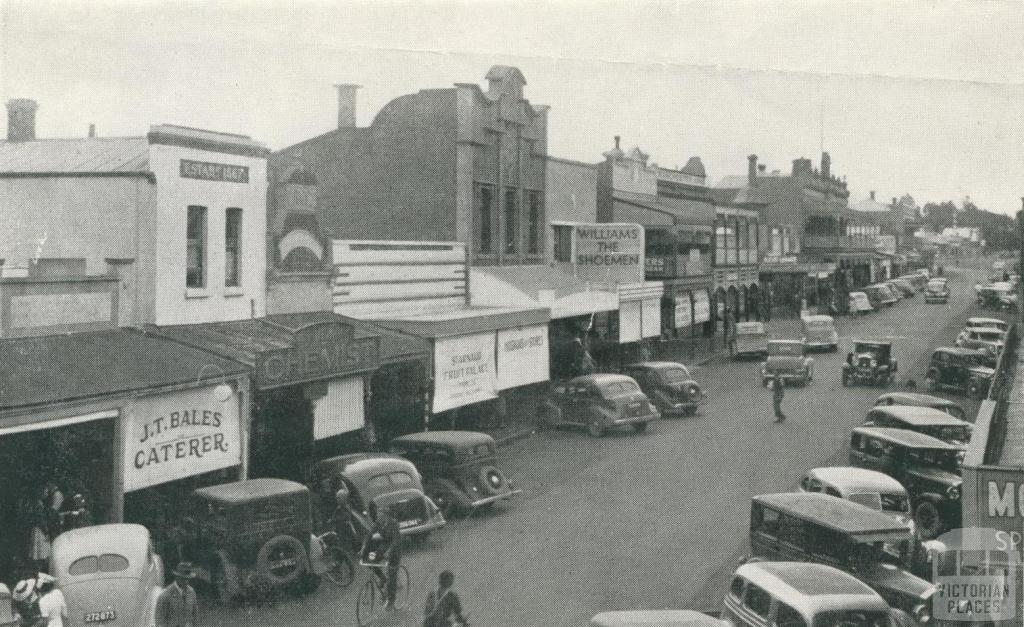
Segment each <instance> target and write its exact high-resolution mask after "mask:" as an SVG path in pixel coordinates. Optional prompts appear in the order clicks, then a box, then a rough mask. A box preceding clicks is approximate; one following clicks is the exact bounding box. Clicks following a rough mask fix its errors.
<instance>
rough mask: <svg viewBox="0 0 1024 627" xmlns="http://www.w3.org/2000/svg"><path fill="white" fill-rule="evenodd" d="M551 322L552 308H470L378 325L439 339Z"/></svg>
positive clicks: (386, 320) (380, 320)
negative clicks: (550, 309) (549, 309)
mask: <svg viewBox="0 0 1024 627" xmlns="http://www.w3.org/2000/svg"><path fill="white" fill-rule="evenodd" d="M550 319H551V316H550V314H549V312H548V309H547V308H544V307H529V308H523V307H518V308H516V307H486V306H479V307H477V306H467V307H461V308H459V309H453V310H448V311H438V312H429V313H422V314H418V315H407V316H403V317H401V318H396V319H378V320H374V322H375V323H376V324H378V325H380V326H382V327H386V328H388V329H393V330H395V331H400V332H402V333H408V334H410V335H415V336H418V337H421V338H428V339H437V338H445V337H455V336H458V335H469V334H472V333H487V332H491V331H499V330H501V329H515V328H518V327H525V326H536V325H542V324H547V323H548V321H549V320H550Z"/></svg>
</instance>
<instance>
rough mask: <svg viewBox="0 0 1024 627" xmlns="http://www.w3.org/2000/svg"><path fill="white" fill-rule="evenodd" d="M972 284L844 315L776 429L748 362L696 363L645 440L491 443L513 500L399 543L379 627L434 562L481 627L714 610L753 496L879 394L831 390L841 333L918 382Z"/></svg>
mask: <svg viewBox="0 0 1024 627" xmlns="http://www.w3.org/2000/svg"><path fill="white" fill-rule="evenodd" d="M973 284H974V280H973V278H959V279H954V280H952V281H951V285H950V287H951V289H952V292H953V297H952V299H951V304H950V305H949V306H942V305H925V304H924V303H923V302H922V298H921V297H920V296H917V297H916V298H915V299H913V300H910V301H903V302H901V303H899V304H897V305H896V306H895V307H894V308H892V309H890V310H886V311H883V312H879V313H875V314H873V315H870V316H866V317H863V318H857V319H852V320H851V319H842V320H841V321H840V334H841V336H842V339H843V345H842V346H841V347H840V350H839V351H838V352H836V353H833V354H820V355H817V356H816V361H815V368H814V371H815V379H814V381H813V382H812V383H811V384H810V386H808V387H807V388H806V389H799V388H790V389H787V395H786V400H785V407H786V410H787V414H788V415H789V419H788V420H787V422H785V423H783V424H775V423H773V422H772V418H771V416H770V414H771V398H770V397H771V395H770V392H768V391H767V390H765V389H764V388H761V387H759V385H758V377H757V372H756V371H757V368H758V363H757V362H750V361H748V362H728V361H723V360H719V361H716V362H712V363H711V364H708V365H707V366H705V367H703V368H700V369H699V370H697V371H696V372H695V373H694V374H695V376H696V378H697V379H698V380H699V381H700V382H701V383H702V384H703V385H704V386H705V388H706V390H707V393H708V395H709V397H710V398H709V402H708V403H707V404H706V405H705V406H704V408H703V410H702V411H701V413H700V415H698V416H696V417H693V418H682V419H670V420H663V421H660V422H659V423H656V424H655V425H652V426H653V428H652V429H650V430H649V431H648V432H647V433H645V434H643V435H636V434H633V433H631V432H630V433H622V434H613V435H610V436H608V437H606V438H603V439H592V438H590V437H588V436H586V435H585V434H583V433H579V432H573V431H556V432H550V433H543V434H540V435H537V436H536V437H532V438H529V439H526V440H523V441H520V442H517V443H515V444H512V445H510V446H508V447H506V448H504V449H502V461H501V464H502V466H503V468H504V470H505V471H506V474H508V475H509V476H510V477H512V478H513V480H514V481H516V482H517V483H518V485H519V487H521V488H522V489H523V490H524V495H523V498H521V499H519V500H518V501H516V502H515V503H514V504H511V505H507V506H503V507H499V508H498V509H497V510H496V511H495V512H494V513H491V514H486V515H482V516H480V517H478V518H475V519H472V520H456V521H453V522H451V523H450V524H449V525H448V526H447V527H446V528H445V529H443V530H441V531H439V532H437V533H436V534H434V536H433V537H431V538H430V539H429V540H428V541H426V542H424V543H420V544H419V545H418V546H413V547H411V548H410V550H409V551H408V552H407V557H406V560H405V561H406V563H407V565H408V567H409V570H410V572H411V574H412V581H413V593H412V600H411V603H410V606H409V608H408V609H406V610H404V611H401V612H397V613H395V614H394V615H392V616H391V617H390V618H389V620H388V621H387V622H386V623H382V624H387V625H419V624H421V620H422V619H421V616H422V608H423V599H424V597H425V595H426V593H427V592H428V590H429V589H430V587H431V586H432V585H433V582H434V581H435V578H436V575H437V573H438V572H439V571H440V570H441V569H443V568H451V569H453V570H454V571H455V573H456V577H457V580H456V585H457V588H458V590H459V592H460V594H461V595H462V598H463V599H464V602H465V604H466V605H467V606H468V609H469V611H470V614H471V618H472V621H473V623H474V624H475V625H477V626H478V627H479V626H486V627H501V626H504V625H509V626H524V627H546V626H552V627H555V626H565V627H569V626H579V625H586V624H587V621H588V620H589V618H590V617H591V616H592V615H594V614H595V613H597V612H599V611H602V610H608V609H626V608H664V607H689V608H695V609H705V610H707V609H712V608H714V607H715V606H716V605H717V603H718V602H719V601H720V599H721V590H722V589H723V586H724V583H725V581H726V580H727V577H728V575H729V574H730V573H731V572H732V569H733V566H734V565H735V563H736V561H737V559H738V558H739V557H740V556H741V555H743V554H744V552H745V551H746V527H747V520H748V507H749V501H750V497H751V496H754V495H756V494H760V493H765V492H775V491H787V490H791V489H793V488H794V487H795V485H796V482H797V480H798V479H799V477H800V475H801V473H802V472H803V471H805V470H807V469H808V468H811V467H814V466H820V465H832V464H842V463H845V450H846V449H845V447H846V444H847V438H848V436H849V432H850V428H851V427H853V426H855V425H856V424H859V423H860V422H861V421H862V420H863V418H864V415H865V414H866V413H867V410H868V408H869V407H870V405H871V404H872V402H873V401H874V399H875V398H876V397H877V395H878V394H880V393H881V390H879V389H877V388H874V389H873V388H868V387H858V388H844V387H842V384H841V381H840V368H841V364H842V362H843V360H844V359H845V355H846V353H847V351H848V350H849V348H848V347H849V342H850V340H851V339H852V338H854V337H872V338H884V337H890V338H892V340H893V342H894V344H895V347H896V348H895V355H896V357H897V358H898V359H899V362H900V371H901V375H902V376H901V377H900V379H899V383H900V384H902V383H903V382H904V381H905V379H906V377H908V376H909V377H913V378H915V379H916V380H917V381H919V382H920V381H922V379H923V376H924V369H925V365H926V362H927V358H928V356H929V355H930V351H931V349H932V348H933V347H935V346H939V345H944V344H949V343H950V342H952V341H953V339H954V337H955V335H956V331H957V330H958V329H959V327H960V326H961V324H962V321H963V319H964V318H965V317H966V312H967V311H968V309H969V306H970V305H971V303H972V301H973V294H972V286H973ZM963 402H964V403H965V405H966V406H967V408H968V410H969V411H970V412H973V411H975V410H976V409H977V403H976V402H972V401H963ZM357 583H358V582H357ZM357 587H358V585H354V586H352V587H351V588H350V589H349V590H346V591H344V592H339V591H338V590H337V589H335V588H332V587H331V586H330V585H329V584H324V585H323V586H322V587H321V589H320V590H319V591H318V592H317V593H315V594H314V595H312V596H311V597H309V598H307V599H304V600H292V599H285V600H282V601H280V602H277V603H274V604H272V605H269V606H264V607H256V608H253V607H250V608H243V609H235V610H231V611H228V610H223V609H211V610H210V611H209V613H208V614H207V618H208V620H207V621H206V622H207V624H222V625H234V624H239V623H241V622H243V621H244V622H245V624H249V625H253V624H260V625H311V624H317V625H350V624H354V622H355V621H354V608H355V591H356V589H357Z"/></svg>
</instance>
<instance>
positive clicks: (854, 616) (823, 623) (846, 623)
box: [814, 610, 889, 627]
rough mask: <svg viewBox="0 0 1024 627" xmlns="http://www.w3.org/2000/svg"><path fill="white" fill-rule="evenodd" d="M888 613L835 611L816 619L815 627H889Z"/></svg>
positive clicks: (819, 615)
mask: <svg viewBox="0 0 1024 627" xmlns="http://www.w3.org/2000/svg"><path fill="white" fill-rule="evenodd" d="M888 626H889V614H888V612H879V611H865V612H861V611H857V610H833V611H831V612H821V613H820V614H818V615H817V616H816V617H815V618H814V627H888Z"/></svg>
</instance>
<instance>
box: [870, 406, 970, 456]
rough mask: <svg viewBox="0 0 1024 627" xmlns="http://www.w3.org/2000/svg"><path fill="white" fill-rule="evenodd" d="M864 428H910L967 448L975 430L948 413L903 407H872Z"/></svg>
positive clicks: (967, 423) (927, 408) (926, 408)
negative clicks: (972, 430)
mask: <svg viewBox="0 0 1024 627" xmlns="http://www.w3.org/2000/svg"><path fill="white" fill-rule="evenodd" d="M864 426H865V427H872V426H874V427H893V428H896V429H909V430H910V431H916V432H918V433H923V434H925V435H930V436H932V437H933V438H936V439H939V440H942V441H943V442H946V443H948V444H952V445H954V446H960V447H966V446H967V443H968V442H969V441H970V440H971V429H972V427H971V423H969V422H965V421H963V420H960V419H959V418H954V417H953V416H950V415H949V414H947V413H946V412H944V411H941V410H938V409H932V408H931V407H907V406H903V405H890V406H887V407H874V408H872V409H871V411H869V412H868V415H867V418H866V419H865V421H864Z"/></svg>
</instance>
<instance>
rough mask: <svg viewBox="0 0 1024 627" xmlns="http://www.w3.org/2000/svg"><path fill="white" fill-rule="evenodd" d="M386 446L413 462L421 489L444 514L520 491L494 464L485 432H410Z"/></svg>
mask: <svg viewBox="0 0 1024 627" xmlns="http://www.w3.org/2000/svg"><path fill="white" fill-rule="evenodd" d="M390 449H391V452H392V453H394V454H395V455H399V456H401V457H404V458H405V459H408V460H409V461H411V462H412V463H413V464H415V466H416V470H418V471H419V472H420V476H421V477H423V491H424V492H425V493H426V495H427V497H428V498H430V500H432V501H433V502H434V504H435V505H437V506H438V507H439V508H440V509H441V513H442V514H444V516H445V517H450V516H451V514H454V513H456V512H460V513H471V512H474V511H476V510H477V509H479V508H481V507H487V506H490V505H493V504H494V503H496V502H498V501H505V500H508V499H511V498H512V497H513V496H515V495H517V494H521V493H522V490H516V489H514V488H513V486H512V482H511V481H509V480H508V479H506V478H505V475H504V474H503V473H502V472H501V471H500V470H498V468H497V466H495V464H496V463H497V447H496V445H495V443H494V438H492V437H491V436H489V435H487V434H486V433H477V432H475V431H430V432H427V433H412V434H409V435H403V436H401V437H397V438H394V439H393V440H391V444H390Z"/></svg>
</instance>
